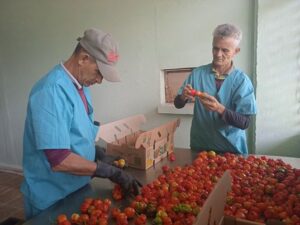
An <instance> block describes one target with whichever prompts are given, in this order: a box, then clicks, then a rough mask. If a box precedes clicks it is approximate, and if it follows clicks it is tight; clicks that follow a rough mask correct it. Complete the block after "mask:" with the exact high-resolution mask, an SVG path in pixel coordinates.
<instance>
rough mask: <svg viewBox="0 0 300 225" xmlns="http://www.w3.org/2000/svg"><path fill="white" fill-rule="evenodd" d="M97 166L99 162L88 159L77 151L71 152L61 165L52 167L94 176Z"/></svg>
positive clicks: (56, 170) (57, 169) (58, 170)
mask: <svg viewBox="0 0 300 225" xmlns="http://www.w3.org/2000/svg"><path fill="white" fill-rule="evenodd" d="M96 168H97V164H96V163H95V162H93V161H89V160H86V159H85V158H83V157H81V156H79V155H77V154H75V153H71V154H69V155H68V156H67V157H66V158H65V159H64V160H63V161H62V162H61V163H60V164H59V165H57V166H55V167H52V170H53V171H55V172H65V173H71V174H74V175H78V176H92V175H94V173H95V170H96Z"/></svg>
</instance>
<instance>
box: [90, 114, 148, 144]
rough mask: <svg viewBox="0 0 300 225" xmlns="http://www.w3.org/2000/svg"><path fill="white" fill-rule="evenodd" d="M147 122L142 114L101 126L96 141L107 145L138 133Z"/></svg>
mask: <svg viewBox="0 0 300 225" xmlns="http://www.w3.org/2000/svg"><path fill="white" fill-rule="evenodd" d="M145 122H146V118H145V116H144V115H142V114H140V115H135V116H131V117H128V118H124V119H121V120H118V121H115V122H111V123H107V124H104V125H101V126H100V129H99V131H98V134H97V136H96V139H95V141H98V140H99V138H101V139H102V140H104V141H105V142H106V143H111V142H114V141H117V140H118V139H120V138H123V137H125V136H127V135H130V134H133V133H134V132H136V131H138V130H139V129H140V126H141V124H143V123H145Z"/></svg>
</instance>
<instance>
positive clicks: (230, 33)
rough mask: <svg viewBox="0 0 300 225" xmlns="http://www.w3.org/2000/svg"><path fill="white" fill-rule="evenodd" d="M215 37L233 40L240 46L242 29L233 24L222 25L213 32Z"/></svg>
mask: <svg viewBox="0 0 300 225" xmlns="http://www.w3.org/2000/svg"><path fill="white" fill-rule="evenodd" d="M213 37H223V38H233V39H235V40H236V41H237V46H238V45H239V44H240V42H241V40H242V37H243V34H242V31H241V30H240V28H238V27H236V26H235V25H233V24H221V25H219V26H217V27H216V28H215V30H214V32H213Z"/></svg>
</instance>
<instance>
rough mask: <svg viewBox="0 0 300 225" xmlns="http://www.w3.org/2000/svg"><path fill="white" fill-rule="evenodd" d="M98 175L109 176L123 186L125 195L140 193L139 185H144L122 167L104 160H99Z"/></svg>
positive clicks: (96, 173) (96, 172) (96, 174)
mask: <svg viewBox="0 0 300 225" xmlns="http://www.w3.org/2000/svg"><path fill="white" fill-rule="evenodd" d="M95 176H96V177H101V178H108V179H110V180H111V181H112V182H114V183H117V184H119V185H120V186H121V188H122V192H123V194H124V195H125V196H128V195H131V194H134V195H138V194H139V187H142V186H143V185H142V184H141V183H140V182H139V181H138V180H137V179H135V178H134V177H133V176H131V175H130V174H128V173H126V172H124V171H123V170H121V169H120V168H117V167H114V166H112V165H109V164H107V163H104V162H97V169H96V171H95Z"/></svg>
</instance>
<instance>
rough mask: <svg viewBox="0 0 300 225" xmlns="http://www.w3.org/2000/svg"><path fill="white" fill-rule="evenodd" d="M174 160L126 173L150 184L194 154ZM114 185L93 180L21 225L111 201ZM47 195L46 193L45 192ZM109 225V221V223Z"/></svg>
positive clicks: (181, 152) (299, 164)
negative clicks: (83, 205)
mask: <svg viewBox="0 0 300 225" xmlns="http://www.w3.org/2000/svg"><path fill="white" fill-rule="evenodd" d="M175 154H176V160H175V161H174V162H170V161H169V160H168V159H167V158H165V159H163V160H162V161H160V162H158V163H157V164H156V165H155V167H151V168H149V169H147V170H138V169H133V168H126V169H125V170H126V172H128V173H130V174H132V175H133V176H135V177H136V178H137V179H138V180H139V181H140V182H141V183H142V184H143V185H144V184H147V183H150V182H152V181H153V180H154V179H155V178H157V177H158V176H159V175H160V174H162V169H161V168H162V166H164V165H168V166H169V167H170V168H172V167H175V166H184V165H186V164H190V163H191V162H192V160H193V159H194V157H195V156H196V153H195V152H193V151H191V150H189V149H175ZM267 157H270V158H274V159H278V158H280V159H282V160H283V161H284V162H286V163H289V164H291V165H292V166H293V167H295V168H300V158H291V157H280V156H267ZM113 187H114V183H112V182H111V181H109V180H108V179H102V178H94V179H92V180H91V182H90V183H89V184H88V185H86V186H84V187H83V188H81V189H79V190H78V191H76V192H74V193H72V194H70V195H69V196H67V197H66V198H64V199H63V200H60V201H59V202H57V203H56V204H54V205H53V206H51V207H50V208H48V209H46V210H45V211H43V212H42V213H40V214H39V215H38V216H36V217H34V218H32V219H30V220H28V221H26V222H25V223H24V224H23V225H41V224H43V225H48V224H49V225H53V224H55V220H56V217H57V215H59V214H61V213H64V214H66V215H67V216H71V214H72V213H76V212H78V213H79V208H80V205H81V203H82V202H83V200H84V199H85V198H88V197H92V198H101V199H105V198H109V199H112V189H113ZM45 195H47V192H45ZM128 205H129V200H122V201H118V202H116V201H112V207H118V208H124V207H125V206H128ZM109 224H111V223H110V221H109Z"/></svg>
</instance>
